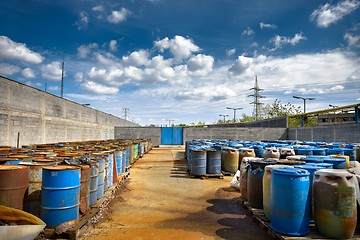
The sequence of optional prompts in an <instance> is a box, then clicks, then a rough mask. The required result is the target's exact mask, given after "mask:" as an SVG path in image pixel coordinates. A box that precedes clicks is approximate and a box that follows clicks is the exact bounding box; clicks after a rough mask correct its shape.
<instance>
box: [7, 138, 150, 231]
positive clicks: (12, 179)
mask: <svg viewBox="0 0 360 240" xmlns="http://www.w3.org/2000/svg"><path fill="white" fill-rule="evenodd" d="M82 144H88V145H92V144H91V143H89V142H85V143H82ZM96 145H99V143H98V142H97V144H96ZM135 145H136V147H135ZM101 146H102V147H101V148H98V149H97V151H91V154H90V157H89V161H88V162H87V164H77V165H76V166H72V165H64V163H63V162H58V161H50V159H51V158H48V159H46V160H47V161H44V159H42V160H41V161H37V160H36V159H34V161H27V162H21V161H20V162H16V163H17V164H16V165H15V164H9V163H7V162H5V163H4V164H2V165H0V204H1V205H5V206H8V207H13V208H17V209H21V210H25V211H27V212H29V213H32V214H34V215H36V216H39V217H40V218H41V219H42V220H43V221H44V222H45V223H46V224H47V226H48V227H56V226H58V225H59V224H61V223H64V222H67V221H71V220H76V221H77V220H79V214H80V213H81V214H86V213H87V212H88V210H89V209H90V208H91V207H93V206H96V203H97V202H98V201H99V200H100V199H101V198H102V197H103V196H104V193H105V192H106V190H107V189H108V188H109V187H111V186H112V185H114V184H116V183H118V181H119V180H121V177H122V174H124V173H125V172H126V171H127V167H128V166H129V165H130V164H132V163H134V162H135V161H136V160H137V158H138V157H140V156H143V155H144V154H145V153H147V152H148V151H149V150H150V149H151V147H152V145H151V141H150V140H148V141H144V140H142V141H140V142H138V141H132V140H131V141H128V142H127V143H126V144H124V143H123V142H121V145H120V144H118V142H116V141H112V142H109V141H106V143H105V142H102V143H101ZM105 146H107V147H105ZM93 147H94V145H92V147H91V148H93ZM47 150H48V151H49V150H50V149H47ZM135 151H137V152H136V153H134V152H135ZM2 153H4V151H3V152H2ZM10 155H11V154H8V156H10ZM29 157H30V158H31V155H29ZM6 159H9V157H6ZM11 163H13V162H11Z"/></svg>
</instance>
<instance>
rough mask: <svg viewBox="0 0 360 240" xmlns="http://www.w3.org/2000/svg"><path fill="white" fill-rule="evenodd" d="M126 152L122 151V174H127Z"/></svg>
mask: <svg viewBox="0 0 360 240" xmlns="http://www.w3.org/2000/svg"><path fill="white" fill-rule="evenodd" d="M126 164H127V163H126V150H125V149H123V151H122V158H121V173H125V169H126V166H127V165H126Z"/></svg>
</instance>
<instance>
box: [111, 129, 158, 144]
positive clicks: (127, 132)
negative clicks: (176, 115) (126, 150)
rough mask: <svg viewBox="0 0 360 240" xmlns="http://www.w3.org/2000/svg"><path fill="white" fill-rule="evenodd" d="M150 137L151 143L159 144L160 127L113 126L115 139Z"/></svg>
mask: <svg viewBox="0 0 360 240" xmlns="http://www.w3.org/2000/svg"><path fill="white" fill-rule="evenodd" d="M150 138H151V139H152V142H153V145H154V146H158V145H160V144H161V128H160V127H115V139H150Z"/></svg>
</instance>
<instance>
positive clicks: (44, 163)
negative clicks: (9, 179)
mask: <svg viewBox="0 0 360 240" xmlns="http://www.w3.org/2000/svg"><path fill="white" fill-rule="evenodd" d="M56 164H57V163H56V162H54V161H53V162H21V163H19V165H23V166H28V167H32V166H54V165H56Z"/></svg>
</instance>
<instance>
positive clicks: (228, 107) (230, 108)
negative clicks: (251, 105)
mask: <svg viewBox="0 0 360 240" xmlns="http://www.w3.org/2000/svg"><path fill="white" fill-rule="evenodd" d="M226 109H232V110H234V122H235V119H236V110H240V109H243V108H231V107H226Z"/></svg>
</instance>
